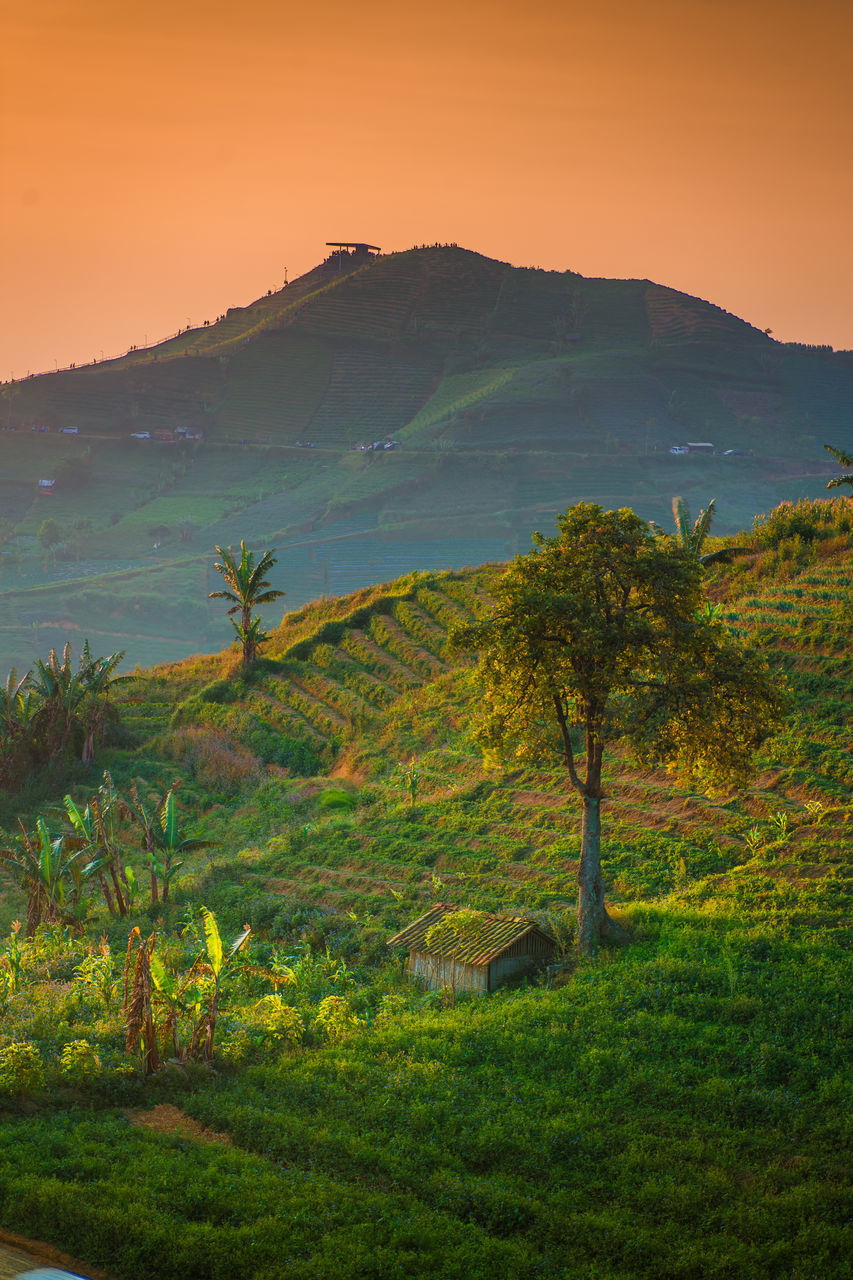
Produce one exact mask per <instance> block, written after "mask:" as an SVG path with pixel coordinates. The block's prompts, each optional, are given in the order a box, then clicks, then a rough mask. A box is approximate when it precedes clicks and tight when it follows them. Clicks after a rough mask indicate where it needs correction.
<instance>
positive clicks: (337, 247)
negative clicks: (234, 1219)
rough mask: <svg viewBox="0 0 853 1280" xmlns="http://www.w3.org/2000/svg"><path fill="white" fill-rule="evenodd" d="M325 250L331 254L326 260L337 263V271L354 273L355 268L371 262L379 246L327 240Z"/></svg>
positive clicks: (358, 241) (359, 242)
mask: <svg viewBox="0 0 853 1280" xmlns="http://www.w3.org/2000/svg"><path fill="white" fill-rule="evenodd" d="M326 248H327V249H331V250H332V252H331V253H330V254H329V256H328V258H327V259H326V261H327V262H329V263H337V265H338V271H341V272H343V271H344V270H346V271H354V270H355V269H356V267H360V266H363V265H364V263H366V262H371V261H372V260H373V259H374V258H375V257H376V256H377V254H378V253H379V246H378V245H375V244H363V243H362V242H361V241H360V240H327V241H326Z"/></svg>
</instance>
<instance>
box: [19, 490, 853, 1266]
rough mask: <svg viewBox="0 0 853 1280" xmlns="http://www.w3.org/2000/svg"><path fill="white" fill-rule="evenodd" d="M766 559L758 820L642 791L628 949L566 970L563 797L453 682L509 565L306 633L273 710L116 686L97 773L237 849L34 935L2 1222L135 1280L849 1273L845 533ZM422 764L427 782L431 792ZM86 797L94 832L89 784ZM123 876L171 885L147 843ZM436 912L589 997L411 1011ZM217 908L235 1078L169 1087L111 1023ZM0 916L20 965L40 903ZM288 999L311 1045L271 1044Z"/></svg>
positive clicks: (815, 523) (679, 788)
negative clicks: (495, 746) (131, 871)
mask: <svg viewBox="0 0 853 1280" xmlns="http://www.w3.org/2000/svg"><path fill="white" fill-rule="evenodd" d="M737 541H738V543H739V544H740V545H745V546H746V547H747V548H748V550H747V553H746V554H745V555H743V556H742V557H740V558H739V559H738V560H737V561H735V562H734V563H732V564H730V565H728V566H726V565H720V566H718V567H716V568H714V569H713V571H712V572H711V573H709V576H708V582H707V589H708V597H709V604H710V605H711V606H712V607H715V608H716V609H717V610H718V615H719V616H720V617H721V618H722V619H723V620H724V621H725V622H726V623H727V625H728V626H729V627H730V628H732V629H733V630H734V631H736V632H738V633H739V634H741V635H743V636H744V638H746V639H747V640H748V641H749V643H750V644H751V645H752V646H755V647H758V648H760V649H761V650H762V651H763V652H764V653H765V655H766V656H767V659H768V661H769V662H770V663H771V665H772V667H773V669H774V671H775V672H776V673H777V674H778V677H779V679H780V681H784V682H786V683H787V684H788V686H789V688H790V691H791V713H790V715H789V716H788V718H787V720H786V723H785V725H784V727H783V729H782V731H781V732H780V733H779V734H778V735H777V736H776V737H775V738H774V739H772V740H770V741H769V742H768V743H767V744H766V747H765V748H764V750H763V752H762V756H761V758H760V759H759V761H758V766H759V769H758V774H757V776H756V778H755V780H754V782H753V784H752V785H751V786H750V787H749V788H748V789H747V790H746V791H745V792H743V793H742V794H734V793H732V794H729V793H726V792H722V793H710V794H708V793H705V792H703V791H700V790H698V789H696V787H695V786H692V785H690V784H687V783H685V782H683V781H682V780H679V779H678V778H677V777H676V776H675V775H673V774H670V773H666V772H663V771H655V770H647V769H639V768H637V767H636V765H634V764H633V763H632V762H631V760H629V759H628V758H626V757H621V758H614V759H613V760H612V763H611V765H610V767H609V770H608V774H607V779H606V785H607V793H608V794H607V800H606V803H605V809H606V818H605V822H606V830H605V859H606V864H605V873H606V878H607V880H606V888H607V894H608V899H609V902H610V904H611V908H612V910H613V911H614V913H616V914H618V916H619V918H620V919H621V920H622V921H623V922H624V923H625V924H626V925H627V926H628V928H629V929H630V931H631V943H630V945H629V946H627V947H626V948H624V949H615V950H612V951H609V952H605V953H604V954H603V955H602V957H601V958H600V959H599V961H598V962H597V963H584V962H580V963H578V962H577V960H576V959H574V958H572V951H571V944H572V937H573V912H572V904H573V901H574V897H575V882H574V881H575V873H576V868H577V856H578V829H577V812H576V806H575V801H574V800H573V798H572V796H571V795H570V794H568V793H567V791H566V786H565V779H564V776H563V772H562V769H561V768H558V767H552V766H551V763H550V761H548V760H547V759H545V760H542V761H541V762H539V763H538V764H536V765H535V766H524V767H519V766H512V765H510V766H501V765H499V764H498V763H497V762H495V761H493V760H489V759H484V758H483V756H482V754H481V753H480V751H479V750H478V749H477V748H476V746H475V745H474V743H473V741H472V738H471V730H472V728H473V725H474V724H475V722H476V718H477V714H478V704H479V691H478V687H477V683H476V679H475V676H474V672H473V668H472V666H471V665H469V664H467V663H460V661H459V660H458V658H456V657H451V655H450V654H449V652H448V646H447V637H448V631H449V629H450V628H451V627H452V626H453V625H454V624H455V623H456V622H458V621H465V620H469V619H471V618H473V617H476V616H477V615H478V614H479V613H480V612H481V610H483V608H485V607H487V605H488V588H489V584H490V582H491V581H492V580H493V579H494V576H495V574H496V573H498V572H499V566H494V565H492V566H490V565H485V566H482V567H480V568H478V569H471V570H466V571H451V572H445V573H428V574H413V575H408V576H406V577H405V578H402V579H397V580H395V581H393V582H390V583H386V584H384V585H383V586H379V587H375V588H371V589H366V590H363V591H361V592H359V593H356V594H354V595H351V596H349V597H345V598H339V599H330V600H327V601H322V602H315V603H313V604H310V605H308V606H306V607H304V608H302V609H300V610H297V611H295V612H293V613H290V614H288V615H287V616H286V617H285V619H284V621H283V623H282V625H281V627H280V628H278V629H277V631H276V633H275V636H274V638H273V640H272V641H271V642H270V645H269V646H268V649H267V651H266V655H265V657H264V659H263V660H261V661H260V662H259V663H258V665H257V667H256V668H255V670H254V671H253V672H252V673H250V675H249V676H248V677H247V676H245V675H244V674H242V673H241V672H240V670H239V668H238V667H237V666H236V664H235V657H234V654H233V653H232V652H223V653H221V654H214V655H210V656H207V657H204V658H197V659H191V660H185V661H182V662H176V663H171V664H165V665H162V666H160V667H158V668H156V669H154V670H152V671H149V672H141V673H139V675H138V676H137V678H136V679H135V681H133V682H132V683H130V684H128V685H126V686H124V687H123V689H122V691H121V694H120V698H121V703H120V705H121V712H122V721H123V726H124V733H125V735H126V736H125V740H124V742H123V744H121V745H113V746H112V747H110V748H109V750H108V751H107V752H106V753H105V754H103V755H102V757H101V759H100V762H99V767H100V766H102V765H108V766H109V767H110V769H111V770H112V773H113V776H114V778H115V779H116V782H117V784H118V785H119V786H121V787H123V788H124V787H126V786H127V785H128V783H129V782H130V780H131V778H140V780H141V785H142V784H143V783H145V784H148V785H152V786H156V787H158V788H161V789H162V788H163V787H164V786H165V785H166V784H168V783H171V782H174V781H175V780H176V779H177V778H178V777H182V778H183V782H182V785H181V789H180V791H179V793H178V794H179V796H180V797H181V804H182V809H183V815H182V822H184V823H188V822H189V821H190V820H191V821H192V823H193V830H194V831H195V832H196V833H198V834H199V835H202V836H204V837H206V838H207V839H209V840H213V841H215V844H214V845H213V847H212V848H210V849H207V850H201V851H199V852H196V853H191V854H189V855H188V856H187V857H186V861H185V865H184V868H183V870H182V872H181V875H180V876H179V878H178V880H177V882H176V887H175V891H174V893H173V896H172V898H171V900H170V902H169V903H168V904H166V905H165V906H163V905H162V904H160V906H159V907H157V908H153V907H149V905H148V902H147V896H146V895H141V896H140V899H139V902H138V904H137V905H136V906H135V908H134V910H133V912H132V913H131V916H130V917H129V918H126V919H125V920H123V921H119V920H117V919H115V918H113V917H107V916H106V913H105V912H104V911H103V910H102V909H101V910H100V912H99V913H96V914H95V915H94V917H93V918H91V919H90V921H89V925H88V934H87V935H85V936H84V937H82V938H76V937H74V936H72V935H71V934H70V933H63V931H61V930H54V931H53V932H48V933H47V934H46V935H45V936H44V937H43V938H42V939H41V940H40V941H38V942H36V943H35V944H33V945H32V948H31V949H30V950H27V951H26V952H24V953H20V954H19V952H16V951H15V949H14V946H13V941H14V940H13V939H10V942H9V944H8V946H7V949H6V952H5V954H6V956H7V957H12V956H15V955H19V961H20V967H21V973H22V974H23V978H24V984H25V985H24V986H23V988H22V989H20V990H19V991H18V993H17V994H15V993H13V994H12V995H11V997H9V996H8V992H7V997H6V999H5V1003H4V1005H3V1008H2V1010H0V1049H3V1050H5V1048H6V1046H7V1044H8V1043H9V1041H10V1040H11V1041H13V1042H15V1041H18V1040H20V1039H21V1038H26V1040H27V1042H28V1043H30V1044H31V1045H34V1046H35V1047H36V1051H37V1054H38V1055H39V1060H40V1061H41V1062H42V1063H43V1068H42V1071H43V1075H42V1077H41V1079H40V1080H39V1079H38V1078H37V1077H36V1076H33V1081H32V1087H31V1089H30V1092H29V1096H27V1097H25V1098H24V1099H23V1101H22V1100H21V1099H20V1098H16V1097H15V1096H11V1097H10V1094H9V1088H8V1084H6V1085H4V1079H6V1078H7V1077H4V1076H3V1071H5V1072H6V1073H7V1076H8V1072H9V1066H8V1060H7V1059H3V1060H2V1061H0V1108H2V1110H3V1113H4V1123H3V1125H2V1126H0V1129H2V1134H0V1174H2V1176H0V1222H2V1224H3V1226H4V1228H6V1229H9V1230H14V1231H20V1232H23V1233H25V1234H26V1235H28V1236H30V1237H33V1238H37V1239H40V1240H46V1241H48V1242H49V1243H51V1244H53V1245H55V1246H56V1247H59V1248H62V1249H63V1250H65V1251H67V1252H69V1253H72V1254H74V1255H77V1256H80V1257H82V1258H84V1259H85V1260H86V1262H87V1263H88V1264H90V1265H92V1266H96V1265H97V1266H102V1267H106V1268H109V1270H110V1273H111V1274H114V1275H116V1276H119V1277H122V1280H137V1278H138V1280H142V1277H146V1280H158V1278H159V1277H162V1280H171V1277H173V1276H175V1275H177V1274H184V1273H185V1272H186V1271H187V1270H188V1269H189V1270H190V1271H191V1273H192V1274H193V1275H195V1276H197V1277H198V1278H199V1280H214V1278H218V1277H220V1276H224V1275H227V1274H230V1272H231V1271H233V1268H234V1266H235V1265H238V1264H239V1267H240V1268H241V1270H242V1272H243V1273H244V1274H245V1275H246V1276H247V1277H249V1278H251V1280H272V1277H274V1276H275V1277H278V1276H287V1277H288V1278H290V1277H293V1280H314V1278H315V1277H319V1276H321V1275H325V1274H328V1272H329V1270H331V1269H334V1271H335V1273H336V1274H337V1275H339V1276H341V1277H342V1280H356V1278H357V1277H359V1276H364V1275H375V1276H382V1277H387V1278H388V1280H396V1278H397V1277H402V1276H404V1275H413V1274H417V1275H419V1276H426V1277H435V1280H451V1278H455V1277H456V1276H460V1275H465V1276H470V1277H472V1278H473V1280H486V1277H488V1276H493V1275H495V1274H500V1275H502V1276H507V1277H509V1280H527V1277H529V1276H531V1275H537V1274H541V1275H545V1276H552V1277H554V1278H555V1280H558V1278H559V1280H581V1277H583V1280H587V1278H588V1277H590V1276H593V1277H595V1278H596V1280H640V1278H642V1280H685V1278H686V1277H688V1276H689V1277H697V1278H698V1280H706V1278H707V1280H711V1277H714V1276H720V1275H723V1274H725V1275H727V1276H730V1277H732V1280H748V1278H758V1280H799V1277H801V1276H803V1275H805V1274H814V1275H818V1276H820V1277H821V1280H842V1277H844V1276H846V1274H847V1271H848V1269H849V1268H848V1259H849V1251H850V1231H849V1208H850V1190H849V1177H848V1170H847V1166H846V1161H845V1157H846V1152H847V1150H848V1148H849V1137H850V1135H849V1128H848V1126H847V1121H846V1112H847V1104H848V1102H849V1098H850V1071H849V1067H850V1058H849V1038H850V1033H851V1020H850V1015H849V1011H848V1009H847V1002H846V1000H845V994H846V992H847V991H848V990H849V983H850V942H849V923H850V918H851V911H853V897H851V860H852V859H853V839H851V833H853V809H851V805H850V788H851V784H853V766H851V760H850V752H849V690H850V682H851V677H853V662H851V658H850V655H849V643H848V639H849V630H850V621H851V617H853V516H851V509H850V504H849V503H848V502H846V501H843V500H842V501H837V502H835V503H832V504H829V503H825V504H819V505H812V504H802V505H801V506H799V507H791V506H783V507H781V508H780V509H779V510H777V511H774V512H773V513H771V514H770V515H769V516H767V517H766V518H764V519H762V520H761V521H760V523H759V526H758V528H757V529H756V530H755V531H754V532H751V533H748V534H744V535H740V536H739V537H738V538H737ZM397 761H405V762H407V763H409V764H414V765H415V766H416V767H417V769H418V771H419V783H418V789H417V793H416V795H415V796H414V797H413V798H411V797H407V795H406V792H405V791H404V789H403V788H402V787H401V785H400V784H401V777H400V773H399V771H398V770H395V769H394V768H393V766H394V764H395V762H397ZM67 781H68V779H64V780H63V782H67ZM72 781H76V785H75V788H74V789H75V794H76V795H77V798H78V799H79V800H83V799H84V798H85V797H86V795H87V794H88V793H89V792H90V790H91V788H92V787H93V786H94V785H95V783H96V781H97V771H92V770H90V771H88V772H86V773H85V776H84V774H83V773H82V772H81V773H80V774H79V775H78V777H77V778H76V780H74V779H72ZM56 782H57V783H58V782H59V779H56ZM5 821H6V824H7V825H9V822H8V819H6V820H5ZM187 829H189V828H187ZM123 857H124V858H126V859H127V860H128V864H129V865H133V866H135V868H136V871H137V877H136V878H137V882H141V881H142V876H141V874H140V873H141V869H142V863H141V862H140V858H141V853H140V850H139V848H138V840H137V841H135V842H134V840H132V839H131V838H130V835H128V837H127V843H126V846H123ZM436 898H440V899H442V900H448V901H451V902H454V903H458V904H460V905H466V906H475V907H485V908H488V909H492V910H495V909H497V910H500V911H504V912H512V913H514V914H518V915H521V914H532V915H533V916H534V917H535V918H536V919H537V920H538V921H540V922H541V923H542V924H543V925H544V926H547V927H548V928H549V929H551V930H553V931H554V932H555V933H556V935H557V937H558V939H559V941H560V944H561V947H562V948H563V955H564V959H565V961H566V967H565V970H564V972H563V974H562V975H561V978H560V980H561V982H562V983H563V985H561V986H548V985H547V984H545V983H544V982H538V983H532V984H527V983H523V984H522V985H521V986H519V987H517V988H516V989H508V990H504V991H502V992H500V993H498V994H496V995H494V996H491V997H488V998H484V999H480V1000H476V999H473V1000H469V999H465V998H462V997H457V998H456V999H454V998H453V997H452V995H445V996H440V995H439V994H437V993H434V992H423V991H420V990H418V989H417V988H414V987H412V986H411V985H410V984H409V983H407V981H406V980H405V979H404V977H403V976H402V974H401V972H400V969H399V966H398V965H397V963H396V962H395V961H394V960H393V959H391V958H390V957H389V955H388V952H387V949H386V947H385V941H386V939H387V938H388V937H389V936H390V935H391V933H393V932H395V931H396V930H397V929H398V928H399V927H400V926H401V925H402V924H404V923H406V922H407V921H408V920H411V919H412V918H414V917H415V916H417V915H418V914H420V913H421V912H422V911H424V910H425V909H426V907H427V906H429V905H430V904H431V903H432V902H433V901H435V900H436ZM202 903H203V904H205V905H206V906H208V907H211V908H212V909H213V910H214V911H215V912H216V916H217V918H218V920H219V923H220V926H221V928H222V930H223V932H224V933H225V935H226V937H228V938H229V939H230V938H233V937H235V936H236V935H237V934H238V932H240V931H241V930H242V927H243V925H244V923H248V924H250V925H251V926H252V928H253V930H254V939H253V942H252V950H251V951H250V952H249V953H248V955H247V957H246V964H245V968H244V969H243V970H242V971H241V975H240V977H239V978H238V979H235V980H233V981H232V982H231V983H230V984H229V985H228V988H227V992H226V994H225V996H224V997H223V1007H222V1010H221V1014H220V1030H219V1033H218V1036H219V1039H218V1042H217V1044H218V1048H217V1057H216V1059H215V1064H214V1065H215V1070H213V1071H211V1070H210V1069H209V1068H204V1067H203V1066H202V1064H193V1063H190V1064H188V1065H187V1066H184V1067H180V1066H178V1065H176V1064H175V1063H171V1064H167V1065H166V1066H165V1068H164V1069H163V1070H162V1071H160V1072H158V1073H157V1074H156V1075H155V1076H154V1077H152V1078H151V1079H149V1080H147V1081H144V1080H143V1078H142V1073H141V1068H140V1066H139V1065H138V1061H139V1057H138V1055H135V1056H134V1054H131V1055H130V1057H129V1056H128V1054H127V1052H126V1050H125V1039H124V1029H123V1022H122V1016H121V1012H120V1006H121V998H120V992H119V984H120V979H121V965H122V961H123V955H124V948H125V945H126V942H127V934H128V931H129V929H130V927H131V926H132V925H137V926H138V927H139V928H140V929H141V930H142V932H143V934H144V935H146V936H147V935H148V934H149V933H150V932H151V931H152V930H154V931H156V933H157V938H158V943H157V945H158V947H159V948H161V949H162V954H163V956H164V957H165V958H166V962H167V963H168V964H170V965H172V964H177V963H179V962H182V963H183V964H184V966H185V967H188V966H189V964H190V963H191V962H192V960H193V958H194V957H195V956H196V955H197V954H198V946H199V942H198V932H197V929H198V907H199V904H202ZM0 907H2V912H3V917H4V918H3V921H2V928H0V933H5V930H6V928H8V925H9V923H10V921H11V919H12V918H13V916H14V914H15V913H16V912H17V913H18V914H19V915H20V911H21V903H20V901H19V900H18V899H16V898H15V897H14V895H11V894H9V893H5V894H4V897H3V900H2V903H0ZM110 957H112V959H111V958H110ZM10 964H11V962H9V964H7V963H6V961H3V962H2V963H0V974H3V975H5V973H6V970H7V969H8V971H9V972H11V967H10ZM4 966H5V967H4ZM273 982H275V983H277V984H278V985H276V986H275V987H273V985H272V984H273ZM111 983H112V984H113V985H112V986H111V985H110V984H111ZM273 991H275V992H278V995H277V996H276V995H274V994H272V993H273ZM270 1001H272V1004H270ZM329 1002H331V1003H329ZM281 1004H284V1005H285V1006H286V1007H287V1008H288V1009H290V1010H293V1011H295V1013H296V1014H297V1015H298V1016H297V1019H296V1022H295V1023H294V1022H293V1021H291V1023H289V1024H288V1025H289V1026H290V1027H291V1031H292V1036H291V1039H287V1038H282V1037H283V1033H282V1031H281V1027H280V1025H279V1024H278V1023H276V1022H274V1021H272V1020H270V1021H268V1022H265V1021H264V1018H265V1017H267V1018H268V1017H270V1014H269V1010H270V1009H271V1008H278V1007H279V1005H281ZM330 1009H332V1010H337V1011H338V1013H339V1015H340V1016H339V1020H338V1022H337V1023H334V1022H332V1021H330V1015H329V1010H330ZM294 1026H295V1030H293V1028H294ZM69 1045H70V1046H72V1047H73V1046H76V1049H73V1051H72V1050H70V1049H69V1048H68V1046H69ZM93 1055H95V1056H94V1057H93ZM95 1063H97V1065H95ZM4 1089H5V1092H4Z"/></svg>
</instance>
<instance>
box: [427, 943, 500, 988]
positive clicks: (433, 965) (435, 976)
mask: <svg viewBox="0 0 853 1280" xmlns="http://www.w3.org/2000/svg"><path fill="white" fill-rule="evenodd" d="M409 972H410V973H412V974H414V975H415V976H416V977H418V978H420V979H422V981H423V982H425V983H426V985H427V986H428V987H432V988H436V989H437V988H439V987H450V988H452V990H454V991H479V992H486V991H488V990H489V980H488V970H487V969H486V967H485V965H477V964H460V963H459V962H458V961H457V960H449V959H447V958H445V957H443V956H434V955H430V954H429V952H427V951H411V952H410V953H409Z"/></svg>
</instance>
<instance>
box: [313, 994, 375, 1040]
mask: <svg viewBox="0 0 853 1280" xmlns="http://www.w3.org/2000/svg"><path fill="white" fill-rule="evenodd" d="M363 1025H364V1024H363V1023H362V1021H361V1020H360V1019H359V1018H357V1017H356V1015H355V1014H354V1013H353V1011H352V1009H351V1008H350V1004H349V1001H348V1000H346V999H345V998H344V997H343V996H326V999H325V1000H323V1001H322V1002H321V1004H320V1007H319V1009H318V1010H317V1016H316V1018H315V1019H314V1028H315V1030H317V1031H319V1032H320V1034H321V1035H322V1036H324V1037H325V1039H327V1040H328V1041H329V1042H330V1044H339V1043H340V1042H341V1041H342V1040H346V1039H347V1038H348V1037H349V1036H350V1035H351V1034H352V1033H353V1031H356V1030H358V1028H359V1027H361V1026H363Z"/></svg>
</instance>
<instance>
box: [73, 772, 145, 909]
mask: <svg viewBox="0 0 853 1280" xmlns="http://www.w3.org/2000/svg"><path fill="white" fill-rule="evenodd" d="M62 803H63V805H64V807H65V813H66V815H67V817H68V821H69V822H70V824H71V827H72V829H73V831H74V833H75V837H76V840H77V841H78V842H79V845H80V847H81V848H82V849H85V850H86V851H87V852H88V853H89V854H91V855H93V857H92V861H91V862H90V863H89V864H88V865H87V866H86V867H85V868H84V874H85V875H97V876H98V879H99V882H100V885H101V892H102V893H103V895H104V901H105V902H106V904H107V908H108V910H109V912H110V914H111V915H114V914H115V912H116V911H118V914H119V915H120V916H126V915H127V911H128V901H127V900H128V898H129V897H130V890H129V885H128V881H127V873H126V872H125V871H124V870H123V868H122V867H121V865H120V863H119V856H118V855H119V847H118V831H119V827H120V825H121V822H122V820H123V818H124V817H125V816H126V814H127V812H128V810H127V806H126V805H125V803H124V801H123V799H122V797H121V796H120V795H119V793H118V792H117V791H116V789H115V786H114V785H113V780H112V778H111V776H110V774H109V773H108V772H105V773H104V781H103V782H102V783H101V785H100V787H99V788H98V790H97V792H96V793H95V795H93V796H92V798H91V799H90V801H89V803H88V804H87V805H86V808H85V809H83V810H81V809H80V808H79V807H78V806H77V804H75V802H74V800H73V799H72V797H71V796H69V795H67V796H65V797H64V798H63V802H62ZM107 875H109V878H110V880H111V881H112V892H111V891H110V888H109V885H108V883H107V878H106V877H107Z"/></svg>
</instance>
